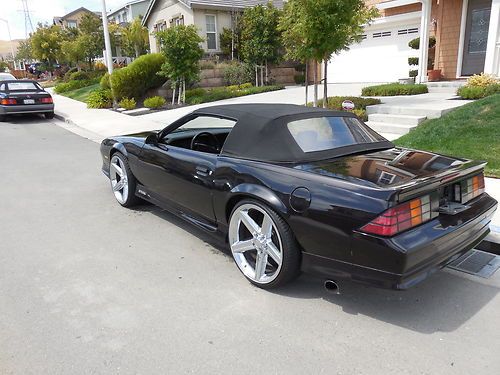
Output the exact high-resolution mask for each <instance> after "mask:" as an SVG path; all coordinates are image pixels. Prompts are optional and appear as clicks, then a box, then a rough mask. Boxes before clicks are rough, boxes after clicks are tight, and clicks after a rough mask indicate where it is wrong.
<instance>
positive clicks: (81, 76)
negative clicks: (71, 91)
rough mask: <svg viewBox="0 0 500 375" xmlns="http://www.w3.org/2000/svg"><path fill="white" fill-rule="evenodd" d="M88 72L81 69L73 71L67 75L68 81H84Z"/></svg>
mask: <svg viewBox="0 0 500 375" xmlns="http://www.w3.org/2000/svg"><path fill="white" fill-rule="evenodd" d="M90 78H91V77H90V74H89V73H87V72H84V71H83V70H80V71H79V72H78V71H77V72H73V73H71V74H70V75H69V80H70V81H86V80H89V79H90Z"/></svg>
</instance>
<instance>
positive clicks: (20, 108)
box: [0, 104, 54, 115]
mask: <svg viewBox="0 0 500 375" xmlns="http://www.w3.org/2000/svg"><path fill="white" fill-rule="evenodd" d="M46 112H54V104H26V105H0V114H1V115H15V114H23V113H46Z"/></svg>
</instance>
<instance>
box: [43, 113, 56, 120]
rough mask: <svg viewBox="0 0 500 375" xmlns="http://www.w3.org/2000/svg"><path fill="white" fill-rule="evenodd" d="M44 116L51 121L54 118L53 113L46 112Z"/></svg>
mask: <svg viewBox="0 0 500 375" xmlns="http://www.w3.org/2000/svg"><path fill="white" fill-rule="evenodd" d="M44 116H45V118H46V119H47V120H51V119H53V118H54V112H46V113H44Z"/></svg>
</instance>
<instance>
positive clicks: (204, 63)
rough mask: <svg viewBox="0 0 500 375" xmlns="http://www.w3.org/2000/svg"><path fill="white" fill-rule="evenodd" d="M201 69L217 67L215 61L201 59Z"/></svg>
mask: <svg viewBox="0 0 500 375" xmlns="http://www.w3.org/2000/svg"><path fill="white" fill-rule="evenodd" d="M200 69H201V70H206V69H215V63H214V62H213V61H208V60H201V61H200Z"/></svg>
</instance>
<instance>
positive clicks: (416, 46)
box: [408, 36, 436, 49]
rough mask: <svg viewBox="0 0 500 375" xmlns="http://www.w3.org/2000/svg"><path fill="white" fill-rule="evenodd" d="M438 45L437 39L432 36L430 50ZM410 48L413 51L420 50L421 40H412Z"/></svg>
mask: <svg viewBox="0 0 500 375" xmlns="http://www.w3.org/2000/svg"><path fill="white" fill-rule="evenodd" d="M435 45H436V37H435V36H431V37H430V38H429V48H433V47H434V46H435ZM408 47H410V48H411V49H420V38H415V39H412V40H410V41H409V42H408Z"/></svg>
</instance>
